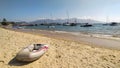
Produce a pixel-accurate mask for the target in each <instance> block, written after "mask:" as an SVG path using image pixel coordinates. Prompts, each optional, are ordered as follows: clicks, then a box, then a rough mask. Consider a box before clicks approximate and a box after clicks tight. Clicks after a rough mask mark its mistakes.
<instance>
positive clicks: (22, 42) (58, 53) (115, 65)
mask: <svg viewBox="0 0 120 68" xmlns="http://www.w3.org/2000/svg"><path fill="white" fill-rule="evenodd" d="M42 33H44V31H41V34H39V33H38V34H37V33H35V32H34V33H32V32H31V33H30V32H28V33H24V31H22V32H20V31H19V32H17V31H11V30H6V29H3V28H0V57H1V58H0V67H2V68H119V67H120V51H119V50H112V49H106V48H99V47H93V46H88V45H87V44H83V43H79V42H76V41H73V40H72V39H66V40H65V39H64V38H62V37H61V38H58V37H54V38H52V37H53V36H52V35H50V37H48V36H47V35H44V34H42ZM55 35H57V34H55ZM64 36H66V35H65V34H64ZM66 37H67V36H66ZM81 42H82V41H81ZM33 43H44V44H49V45H50V47H49V49H48V51H47V52H46V53H45V54H44V55H43V56H42V57H41V58H40V59H38V60H36V61H34V62H30V63H23V62H18V61H16V60H15V59H14V58H15V56H16V54H17V53H18V52H19V51H20V50H21V49H22V48H23V47H26V46H27V45H30V44H33Z"/></svg>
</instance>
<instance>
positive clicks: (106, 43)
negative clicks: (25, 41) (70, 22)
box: [12, 29, 120, 50]
mask: <svg viewBox="0 0 120 68" xmlns="http://www.w3.org/2000/svg"><path fill="white" fill-rule="evenodd" d="M12 30H13V29H12ZM14 31H20V32H25V33H31V34H37V35H43V36H46V37H50V38H57V39H64V40H71V41H75V42H79V43H82V44H86V45H90V46H95V47H103V48H109V49H117V50H120V38H117V37H111V36H103V35H94V34H93V35H92V34H91V35H90V34H82V33H73V32H63V31H47V30H35V29H14Z"/></svg>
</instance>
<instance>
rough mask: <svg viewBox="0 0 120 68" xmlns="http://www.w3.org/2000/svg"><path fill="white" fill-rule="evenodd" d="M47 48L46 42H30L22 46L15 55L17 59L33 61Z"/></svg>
mask: <svg viewBox="0 0 120 68" xmlns="http://www.w3.org/2000/svg"><path fill="white" fill-rule="evenodd" d="M47 49H48V45H46V44H32V45H29V46H27V47H25V48H23V49H22V50H21V51H20V52H19V53H18V54H17V55H16V59H17V60H18V61H27V62H30V61H34V60H37V59H39V58H40V57H41V56H42V55H43V54H44V53H45V52H46V51H47Z"/></svg>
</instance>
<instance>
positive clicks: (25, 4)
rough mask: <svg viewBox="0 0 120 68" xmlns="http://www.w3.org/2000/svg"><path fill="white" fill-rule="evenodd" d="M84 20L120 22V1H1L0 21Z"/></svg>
mask: <svg viewBox="0 0 120 68" xmlns="http://www.w3.org/2000/svg"><path fill="white" fill-rule="evenodd" d="M67 12H68V14H69V17H70V18H82V19H94V20H98V21H106V18H107V21H117V22H120V0H0V20H2V19H3V18H6V19H7V20H10V21H34V20H38V19H44V18H50V19H58V18H62V19H64V18H68V17H67Z"/></svg>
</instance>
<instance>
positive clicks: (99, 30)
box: [23, 24, 120, 36]
mask: <svg viewBox="0 0 120 68" xmlns="http://www.w3.org/2000/svg"><path fill="white" fill-rule="evenodd" d="M23 28H25V29H38V30H39V29H40V30H51V31H53V30H54V31H66V32H81V33H89V34H103V35H114V36H120V25H116V26H110V25H103V24H93V26H92V27H80V25H76V26H63V25H55V26H52V27H50V28H48V26H45V25H39V26H23Z"/></svg>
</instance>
